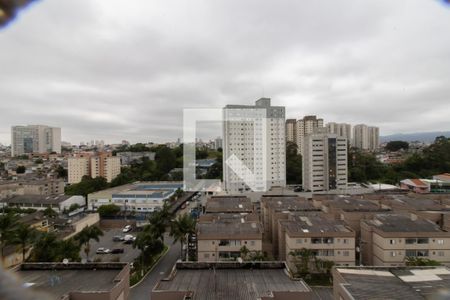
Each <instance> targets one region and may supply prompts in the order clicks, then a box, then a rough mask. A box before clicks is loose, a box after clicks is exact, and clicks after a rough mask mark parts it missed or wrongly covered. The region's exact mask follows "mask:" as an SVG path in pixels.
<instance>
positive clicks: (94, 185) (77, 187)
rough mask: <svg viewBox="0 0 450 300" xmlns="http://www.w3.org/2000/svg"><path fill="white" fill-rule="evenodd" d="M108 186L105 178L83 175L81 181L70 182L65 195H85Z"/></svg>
mask: <svg viewBox="0 0 450 300" xmlns="http://www.w3.org/2000/svg"><path fill="white" fill-rule="evenodd" d="M107 187H108V183H107V182H106V179H105V178H103V177H95V178H92V177H90V176H83V178H82V179H81V182H79V183H75V184H72V185H70V186H68V187H67V188H66V191H65V193H66V195H82V196H84V197H87V195H88V194H90V193H94V192H97V191H100V190H103V189H106V188H107Z"/></svg>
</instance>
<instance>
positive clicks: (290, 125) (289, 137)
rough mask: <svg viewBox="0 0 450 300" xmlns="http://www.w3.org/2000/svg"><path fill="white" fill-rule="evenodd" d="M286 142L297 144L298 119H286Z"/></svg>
mask: <svg viewBox="0 0 450 300" xmlns="http://www.w3.org/2000/svg"><path fill="white" fill-rule="evenodd" d="M286 142H291V143H295V144H297V120H296V119H287V120H286Z"/></svg>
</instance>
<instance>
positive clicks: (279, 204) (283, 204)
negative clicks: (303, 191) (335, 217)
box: [261, 196, 320, 211]
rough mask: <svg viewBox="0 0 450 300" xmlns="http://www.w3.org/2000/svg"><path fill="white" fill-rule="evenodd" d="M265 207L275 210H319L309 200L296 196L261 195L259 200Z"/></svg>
mask: <svg viewBox="0 0 450 300" xmlns="http://www.w3.org/2000/svg"><path fill="white" fill-rule="evenodd" d="M261 201H262V202H263V203H265V204H266V206H267V207H270V208H272V209H274V210H275V211H285V210H287V211H319V210H320V209H318V208H316V207H315V206H314V205H313V204H312V202H311V201H309V200H307V199H305V198H301V197H297V196H289V197H263V198H262V200H261Z"/></svg>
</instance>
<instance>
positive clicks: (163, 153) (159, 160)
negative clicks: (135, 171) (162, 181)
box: [153, 145, 176, 177]
mask: <svg viewBox="0 0 450 300" xmlns="http://www.w3.org/2000/svg"><path fill="white" fill-rule="evenodd" d="M153 150H154V151H155V152H156V155H155V159H156V164H157V172H158V176H160V177H161V176H163V175H167V174H168V173H169V171H170V170H172V169H173V168H175V164H176V157H175V154H174V152H173V151H172V150H171V149H170V148H169V147H167V146H164V145H160V146H158V147H156V148H154V149H153Z"/></svg>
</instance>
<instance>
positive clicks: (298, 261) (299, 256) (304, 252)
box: [289, 248, 314, 277]
mask: <svg viewBox="0 0 450 300" xmlns="http://www.w3.org/2000/svg"><path fill="white" fill-rule="evenodd" d="M289 255H291V256H293V257H294V261H295V262H294V264H295V267H296V268H297V273H298V274H299V275H300V276H301V277H303V276H304V275H306V274H308V273H309V268H310V263H311V258H312V257H313V256H314V253H313V252H312V251H311V250H310V249H306V248H302V249H300V250H295V251H291V252H289Z"/></svg>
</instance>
